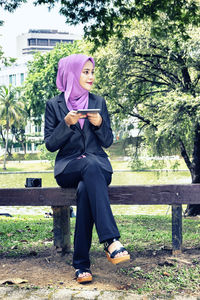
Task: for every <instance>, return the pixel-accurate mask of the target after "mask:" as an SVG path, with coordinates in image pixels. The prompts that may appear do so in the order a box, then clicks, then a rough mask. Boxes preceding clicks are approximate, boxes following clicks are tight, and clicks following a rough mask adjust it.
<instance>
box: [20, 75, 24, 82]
mask: <svg viewBox="0 0 200 300" xmlns="http://www.w3.org/2000/svg"><path fill="white" fill-rule="evenodd" d="M20 81H21V84H22V83H23V82H24V73H21V74H20Z"/></svg>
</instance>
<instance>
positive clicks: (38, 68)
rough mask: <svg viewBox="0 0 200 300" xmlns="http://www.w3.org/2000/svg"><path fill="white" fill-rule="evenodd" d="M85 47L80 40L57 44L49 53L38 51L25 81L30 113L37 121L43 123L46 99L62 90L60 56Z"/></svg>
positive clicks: (76, 51) (30, 64)
mask: <svg viewBox="0 0 200 300" xmlns="http://www.w3.org/2000/svg"><path fill="white" fill-rule="evenodd" d="M82 51H83V48H81V46H80V45H79V43H78V42H74V43H73V44H66V43H64V44H62V43H61V44H57V45H56V47H55V48H54V49H53V50H52V51H50V52H47V53H43V54H42V53H40V52H38V53H37V54H35V56H34V60H33V61H32V62H30V63H29V65H28V76H27V78H26V81H25V83H24V97H25V98H26V102H27V103H28V106H27V109H28V112H29V115H31V116H32V117H34V121H35V123H39V124H40V123H41V121H42V116H43V114H44V110H45V104H46V101H47V100H48V99H50V98H52V97H54V96H56V95H57V94H59V93H60V92H59V91H58V90H57V88H56V75H57V66H58V61H59V60H60V58H62V57H65V56H68V55H70V54H73V53H81V52H82Z"/></svg>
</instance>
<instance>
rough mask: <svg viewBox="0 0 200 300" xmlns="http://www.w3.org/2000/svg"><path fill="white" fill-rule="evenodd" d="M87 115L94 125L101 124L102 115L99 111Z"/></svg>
mask: <svg viewBox="0 0 200 300" xmlns="http://www.w3.org/2000/svg"><path fill="white" fill-rule="evenodd" d="M87 117H88V120H89V121H90V123H92V124H93V125H94V126H98V127H99V126H101V123H102V117H101V115H100V114H99V113H87Z"/></svg>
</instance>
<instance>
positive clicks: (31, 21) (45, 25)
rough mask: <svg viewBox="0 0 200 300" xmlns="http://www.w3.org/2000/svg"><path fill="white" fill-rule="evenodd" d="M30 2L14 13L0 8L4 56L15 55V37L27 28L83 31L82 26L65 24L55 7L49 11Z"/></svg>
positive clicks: (1, 42) (72, 31)
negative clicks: (2, 23) (2, 22)
mask: <svg viewBox="0 0 200 300" xmlns="http://www.w3.org/2000/svg"><path fill="white" fill-rule="evenodd" d="M31 2H32V1H29V3H25V4H22V6H21V7H20V8H17V9H16V10H15V12H14V13H9V12H6V11H4V10H3V9H2V8H0V19H1V20H3V21H4V25H3V26H0V45H1V46H2V47H3V51H4V53H5V55H6V56H11V57H15V56H16V37H17V36H18V35H20V34H22V33H26V32H28V30H29V29H58V30H61V31H66V32H70V33H74V34H78V35H80V34H82V33H83V31H82V26H77V27H72V26H69V25H67V24H66V23H65V17H64V16H62V15H60V14H59V12H58V11H59V10H58V9H57V8H54V9H52V10H51V11H50V12H49V10H48V7H47V6H44V5H40V6H37V7H34V6H33V4H32V3H31Z"/></svg>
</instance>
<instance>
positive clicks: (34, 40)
mask: <svg viewBox="0 0 200 300" xmlns="http://www.w3.org/2000/svg"><path fill="white" fill-rule="evenodd" d="M28 45H29V46H36V39H28Z"/></svg>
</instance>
